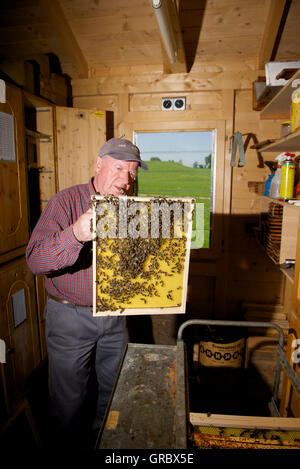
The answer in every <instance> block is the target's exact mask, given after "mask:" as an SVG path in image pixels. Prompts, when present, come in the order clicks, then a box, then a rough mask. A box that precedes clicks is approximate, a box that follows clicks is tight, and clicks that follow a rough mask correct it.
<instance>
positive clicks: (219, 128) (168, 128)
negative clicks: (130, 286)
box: [132, 120, 225, 260]
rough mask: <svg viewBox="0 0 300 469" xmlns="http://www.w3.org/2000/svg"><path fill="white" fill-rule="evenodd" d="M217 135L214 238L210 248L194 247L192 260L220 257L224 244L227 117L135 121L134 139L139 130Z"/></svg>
mask: <svg viewBox="0 0 300 469" xmlns="http://www.w3.org/2000/svg"><path fill="white" fill-rule="evenodd" d="M203 131H210V132H213V133H214V134H215V139H214V145H215V151H214V155H215V157H214V161H213V168H212V169H213V178H212V184H213V194H214V197H213V203H212V211H211V238H210V247H209V248H198V249H191V259H195V260H197V259H199V260H200V259H216V258H218V257H220V255H221V253H222V246H223V238H224V236H223V213H224V174H225V171H224V170H225V167H224V164H225V120H213V121H204V120H203V121H196V122H189V123H188V122H185V123H184V125H183V122H172V123H170V122H166V123H164V125H162V123H161V122H160V123H158V124H157V123H154V122H150V123H145V122H141V123H139V124H137V123H136V124H133V129H132V136H133V142H136V135H137V134H138V133H151V132H155V133H158V132H203Z"/></svg>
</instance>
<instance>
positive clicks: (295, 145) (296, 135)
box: [259, 130, 300, 152]
mask: <svg viewBox="0 0 300 469" xmlns="http://www.w3.org/2000/svg"><path fill="white" fill-rule="evenodd" d="M299 150H300V130H297V132H293V133H292V134H289V135H287V136H286V137H283V138H281V139H280V140H276V141H275V142H273V143H270V144H269V145H266V146H265V147H262V148H260V149H259V151H261V152H263V151H280V152H284V151H290V152H291V151H292V152H295V151H299Z"/></svg>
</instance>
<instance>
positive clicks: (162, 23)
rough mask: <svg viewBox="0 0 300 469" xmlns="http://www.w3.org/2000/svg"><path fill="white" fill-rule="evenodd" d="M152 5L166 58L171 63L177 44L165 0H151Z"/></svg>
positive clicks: (173, 59)
mask: <svg viewBox="0 0 300 469" xmlns="http://www.w3.org/2000/svg"><path fill="white" fill-rule="evenodd" d="M152 7H153V9H154V13H155V16H156V20H157V23H158V27H159V30H160V34H161V39H162V42H163V45H164V48H165V50H166V53H167V56H168V59H169V61H170V63H171V64H173V63H174V62H175V57H176V56H177V45H176V38H175V33H174V30H173V26H172V22H171V18H170V13H169V10H168V5H167V2H166V0H152Z"/></svg>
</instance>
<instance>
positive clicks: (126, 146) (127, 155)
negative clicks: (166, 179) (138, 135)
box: [98, 138, 148, 170]
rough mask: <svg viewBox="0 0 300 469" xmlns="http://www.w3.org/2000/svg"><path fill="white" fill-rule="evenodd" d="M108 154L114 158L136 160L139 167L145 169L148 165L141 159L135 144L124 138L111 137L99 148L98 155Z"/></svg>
mask: <svg viewBox="0 0 300 469" xmlns="http://www.w3.org/2000/svg"><path fill="white" fill-rule="evenodd" d="M106 155H109V156H111V157H112V158H115V159H116V160H123V161H137V162H138V163H139V165H140V166H141V168H143V169H145V170H147V169H148V166H147V165H146V163H144V162H143V161H142V160H141V156H140V150H139V149H138V147H137V146H136V145H134V144H133V143H131V142H130V141H129V140H126V139H124V138H111V139H109V140H107V142H105V143H104V145H103V146H102V147H101V148H100V151H99V153H98V156H100V158H101V157H102V156H106Z"/></svg>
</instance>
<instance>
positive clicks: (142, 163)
mask: <svg viewBox="0 0 300 469" xmlns="http://www.w3.org/2000/svg"><path fill="white" fill-rule="evenodd" d="M98 156H100V158H101V157H102V156H105V155H100V154H99V155H98ZM107 156H110V157H111V158H114V159H115V160H120V161H136V162H137V163H138V164H139V165H140V167H141V168H142V169H144V170H145V171H148V166H147V165H146V163H144V161H142V160H139V159H138V158H133V157H132V155H128V156H125V155H123V158H120V155H119V154H117V155H114V154H113V153H108V154H107Z"/></svg>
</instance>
